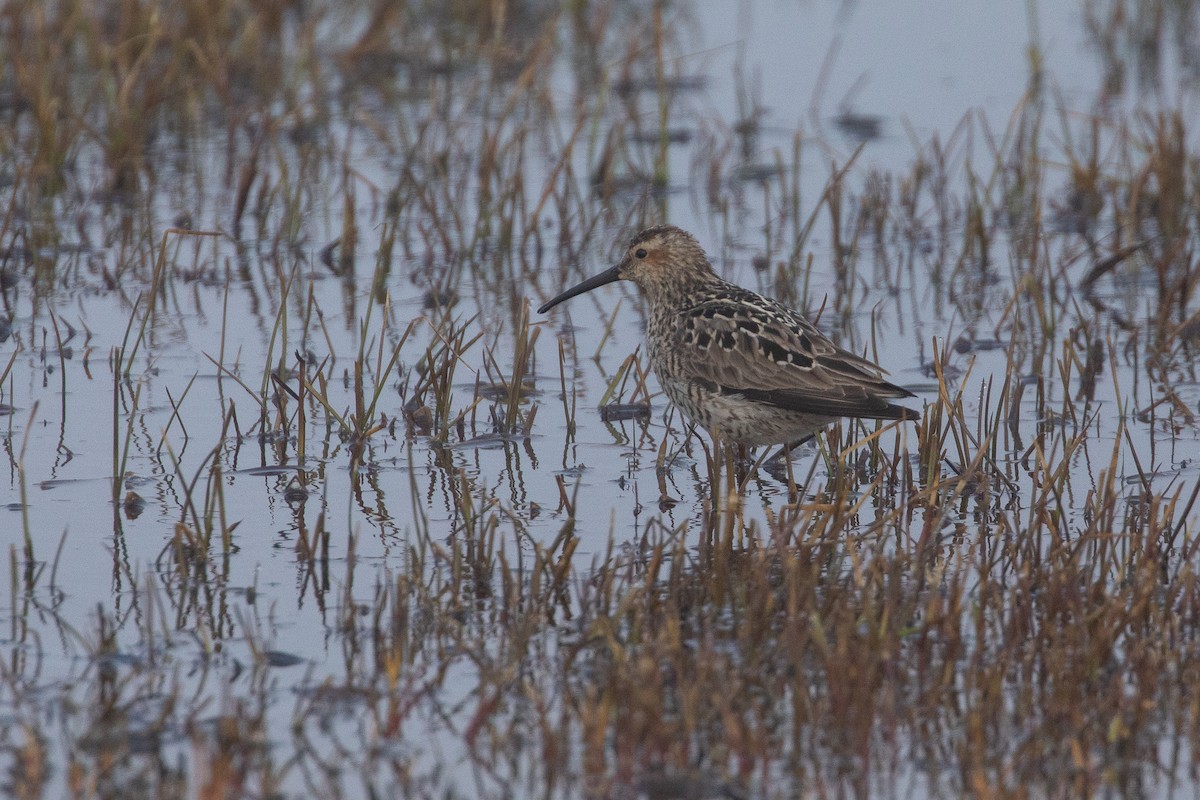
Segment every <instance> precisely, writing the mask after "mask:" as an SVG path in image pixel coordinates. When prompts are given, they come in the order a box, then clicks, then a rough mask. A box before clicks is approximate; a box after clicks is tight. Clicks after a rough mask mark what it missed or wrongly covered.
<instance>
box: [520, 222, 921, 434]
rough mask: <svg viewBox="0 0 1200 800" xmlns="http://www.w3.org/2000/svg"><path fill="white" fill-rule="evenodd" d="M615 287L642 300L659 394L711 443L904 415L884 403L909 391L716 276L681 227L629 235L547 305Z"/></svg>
mask: <svg viewBox="0 0 1200 800" xmlns="http://www.w3.org/2000/svg"><path fill="white" fill-rule="evenodd" d="M618 280H629V281H633V282H634V283H635V284H636V285H637V287H638V289H640V290H641V293H642V296H643V297H644V298H645V300H646V302H647V303H648V304H649V312H648V315H647V316H648V322H647V325H646V350H647V354H648V355H649V358H650V363H651V364H652V365H653V367H654V371H655V373H656V374H657V375H658V381H659V383H660V384H662V388H663V391H664V392H665V393H666V395H667V397H668V398H670V400H671V402H672V403H674V404H675V405H676V406H677V407H678V408H679V410H680V411H682V412H683V414H684V415H685V416H686V417H687V418H688V419H690V420H691V421H692V422H693V423H695V424H698V425H699V426H700V427H702V428H704V429H705V430H707V431H708V433H709V435H710V436H712V437H713V439H714V440H715V441H725V442H731V443H735V444H738V445H744V446H748V447H755V446H759V445H768V444H782V445H785V446H789V445H792V444H795V443H797V442H800V441H802V440H804V439H807V438H809V437H811V436H812V435H813V434H815V433H816V432H818V431H820V430H822V429H823V428H825V427H826V426H827V425H829V424H830V423H832V422H833V421H834V420H836V419H838V418H839V417H855V418H862V419H885V420H903V419H916V418H917V417H918V414H917V413H916V412H915V411H914V410H913V409H910V408H905V407H904V406H900V405H896V404H895V403H892V402H891V401H892V400H894V399H898V398H903V397H912V396H913V394H912V392H910V391H908V390H907V389H904V388H902V387H900V386H896V385H895V384H893V383H890V382H888V381H887V380H885V379H884V377H883V375H884V372H883V370H882V369H880V367H879V366H878V365H876V364H874V363H873V362H871V361H868V360H867V359H865V358H863V357H861V356H858V355H855V354H854V353H852V352H850V351H849V350H845V349H843V348H841V347H838V346H837V345H836V344H834V343H833V342H832V341H830V340H829V338H828V337H827V336H825V335H824V334H823V333H821V332H820V331H818V330H817V329H816V327H815V326H814V325H813V324H812V323H811V322H809V321H808V320H806V319H805V318H804V317H802V316H801V315H800V314H798V313H797V312H795V311H793V310H791V309H789V308H786V307H785V306H782V305H780V304H779V303H777V302H775V301H774V300H770V299H768V298H766V297H763V296H762V295H760V294H757V293H755V292H751V291H749V290H747V289H743V288H741V287H739V286H735V285H734V284H732V283H729V282H727V281H724V280H722V279H721V278H720V277H718V276H717V274H716V272H715V271H714V270H713V267H712V264H711V263H710V262H709V260H708V256H707V255H705V253H704V250H703V249H702V248H701V247H700V244H699V243H698V242H697V241H696V239H695V237H693V236H692V235H691V234H690V233H688V232H687V231H685V230H683V229H681V228H677V227H675V226H674V225H660V226H657V227H653V228H647V229H646V230H644V231H642V232H641V233H639V234H638V235H637V236H635V237H633V241H631V242H630V243H629V247H628V249H627V250H626V251H625V257H624V258H622V259H621V261H620V263H618V264H617V265H616V266H614V267H612V268H610V269H608V270H605V271H604V272H601V273H600V274H599V275H595V276H593V277H591V278H588V279H587V280H585V281H583V282H582V283H580V284H578V285H576V286H574V287H572V288H570V289H567V290H566V291H565V292H563V293H562V294H560V295H558V296H557V297H555V298H554V299H552V300H550V301H549V302H547V303H543V304H542V307H541V308H539V309H538V313H541V314H544V313H546V312H547V311H549V310H550V309H552V308H554V307H555V306H556V305H558V304H559V303H562V302H563V301H565V300H569V299H571V298H572V297H575V296H577V295H580V294H583V293H584V292H590V291H591V290H592V289H595V288H597V287H599V286H604V285H605V284H607V283H612V282H614V281H618Z"/></svg>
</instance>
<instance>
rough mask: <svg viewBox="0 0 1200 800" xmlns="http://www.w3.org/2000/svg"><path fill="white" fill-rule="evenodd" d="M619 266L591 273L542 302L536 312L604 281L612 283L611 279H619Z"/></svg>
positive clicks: (553, 305) (549, 307)
mask: <svg viewBox="0 0 1200 800" xmlns="http://www.w3.org/2000/svg"><path fill="white" fill-rule="evenodd" d="M620 268H621V265H620V264H618V265H617V266H615V267H613V268H611V269H606V270H604V272H601V273H600V274H599V275H593V276H592V277H590V278H588V279H587V280H586V281H584V282H583V283H580V284H577V285H575V286H572V287H571V288H570V289H567V290H566V291H565V292H563V293H562V294H560V295H559V296H558V297H556V298H554V299H553V300H550V301H549V302H546V303H543V304H542V307H541V308H539V309H538V313H539V314H545V313H546V312H547V311H549V310H550V309H552V308H554V307H555V306H556V305H558V304H559V303H561V302H563V301H564V300H570V299H571V298H572V297H575V296H576V295H580V294H583V293H584V292H590V291H591V290H592V289H595V288H596V287H598V286H603V285H604V284H606V283H612V282H613V281H619V280H621V275H620Z"/></svg>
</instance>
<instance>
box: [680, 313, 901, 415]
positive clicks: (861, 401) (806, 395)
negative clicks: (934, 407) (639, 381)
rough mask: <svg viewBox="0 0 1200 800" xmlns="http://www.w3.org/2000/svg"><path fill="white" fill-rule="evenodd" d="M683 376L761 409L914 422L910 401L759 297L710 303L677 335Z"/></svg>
mask: <svg viewBox="0 0 1200 800" xmlns="http://www.w3.org/2000/svg"><path fill="white" fill-rule="evenodd" d="M674 339H675V342H674V343H675V346H676V348H677V351H676V352H677V353H678V355H679V356H680V358H679V362H680V363H679V373H680V376H681V377H683V378H685V379H687V380H694V381H697V382H700V383H702V384H706V385H709V386H710V387H716V388H717V389H719V390H720V391H722V392H727V393H730V394H740V395H742V396H744V397H746V398H748V399H751V400H755V401H757V402H761V403H767V404H769V405H773V406H778V407H779V408H786V409H789V410H792V411H799V412H803V413H806V414H821V415H826V416H831V417H834V416H837V417H869V418H880V419H909V418H915V417H916V416H917V415H916V412H914V411H912V410H911V409H907V408H904V407H903V406H897V405H893V404H892V403H890V402H889V400H891V399H894V398H900V397H912V396H913V395H912V393H911V392H909V391H908V390H907V389H903V388H901V387H899V386H896V385H895V384H893V383H890V382H889V381H887V380H885V379H884V378H883V372H882V370H881V369H880V368H879V367H878V366H876V365H875V364H872V363H871V362H870V361H867V360H866V359H865V358H862V357H860V356H856V355H855V354H853V353H851V352H849V351H847V350H843V349H842V348H840V347H838V346H837V345H835V344H834V343H833V342H831V341H830V340H829V339H828V337H826V336H825V335H824V334H822V333H821V332H820V331H818V330H817V329H816V328H815V327H813V325H812V324H811V323H810V322H808V321H807V320H805V319H804V318H803V317H801V316H800V315H799V314H797V313H795V312H794V311H791V310H789V309H786V308H784V307H783V306H780V305H779V304H777V303H775V302H773V301H771V300H767V299H766V298H764V297H761V296H760V295H757V294H754V293H753V292H747V291H744V290H739V291H738V292H736V293H732V292H727V293H724V294H722V295H721V296H718V297H710V298H708V299H705V300H703V301H701V302H699V303H697V304H696V305H694V306H692V307H691V308H689V309H687V310H686V311H685V312H684V314H683V324H682V325H681V326H680V327H679V328H678V329H677V330H676V331H675V333H674Z"/></svg>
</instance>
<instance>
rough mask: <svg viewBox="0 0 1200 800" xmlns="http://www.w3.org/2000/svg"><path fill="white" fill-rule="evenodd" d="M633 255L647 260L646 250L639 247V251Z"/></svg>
mask: <svg viewBox="0 0 1200 800" xmlns="http://www.w3.org/2000/svg"><path fill="white" fill-rule="evenodd" d="M633 254H634V255H635V256H637V257H638V258H645V257H646V248H644V247H639V248H638V249H637V250H635V251H634V253H633Z"/></svg>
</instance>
